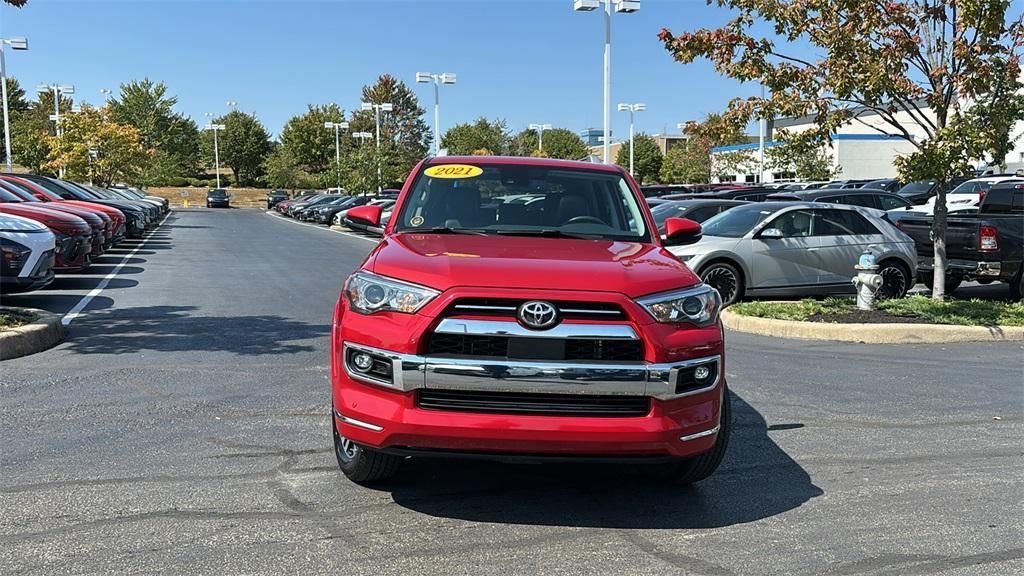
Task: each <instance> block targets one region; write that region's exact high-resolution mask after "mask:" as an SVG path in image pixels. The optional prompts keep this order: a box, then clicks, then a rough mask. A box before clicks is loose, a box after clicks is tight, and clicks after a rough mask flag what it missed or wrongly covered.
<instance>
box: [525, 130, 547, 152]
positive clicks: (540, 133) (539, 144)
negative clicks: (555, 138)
mask: <svg viewBox="0 0 1024 576" xmlns="http://www.w3.org/2000/svg"><path fill="white" fill-rule="evenodd" d="M529 128H530V130H536V131H537V149H538V150H540V151H541V152H543V151H544V131H545V130H551V124H530V126H529Z"/></svg>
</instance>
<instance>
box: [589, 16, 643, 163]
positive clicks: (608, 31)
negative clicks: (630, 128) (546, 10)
mask: <svg viewBox="0 0 1024 576" xmlns="http://www.w3.org/2000/svg"><path fill="white" fill-rule="evenodd" d="M602 4H604V162H605V164H608V163H610V162H611V133H610V130H611V121H612V112H611V109H612V104H611V101H612V8H614V9H615V11H616V12H619V13H623V14H632V13H633V12H636V11H638V10H640V2H639V0H573V4H572V8H573V10H575V11H577V12H591V11H594V10H596V9H598V8H600V7H601V5H602Z"/></svg>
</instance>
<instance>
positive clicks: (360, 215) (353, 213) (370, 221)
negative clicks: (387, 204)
mask: <svg viewBox="0 0 1024 576" xmlns="http://www.w3.org/2000/svg"><path fill="white" fill-rule="evenodd" d="M382 212H384V210H383V209H381V207H380V206H370V205H366V206H358V207H356V208H353V209H351V210H349V211H348V213H347V214H345V217H346V218H349V219H351V220H359V221H360V222H362V223H364V224H366V225H367V226H371V227H374V228H376V227H378V226H380V215H381V213H382Z"/></svg>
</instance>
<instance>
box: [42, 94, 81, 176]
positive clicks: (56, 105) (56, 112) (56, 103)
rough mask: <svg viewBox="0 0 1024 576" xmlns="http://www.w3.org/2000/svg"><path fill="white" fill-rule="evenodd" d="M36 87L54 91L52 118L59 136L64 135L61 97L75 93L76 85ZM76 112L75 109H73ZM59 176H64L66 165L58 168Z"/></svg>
mask: <svg viewBox="0 0 1024 576" xmlns="http://www.w3.org/2000/svg"><path fill="white" fill-rule="evenodd" d="M36 89H37V90H39V91H40V92H53V114H52V115H51V116H50V120H53V122H54V126H55V130H54V132H55V133H56V134H57V138H58V139H59V138H61V137H62V136H64V129H63V128H61V127H60V97H61V95H62V94H74V93H75V87H74V86H72V85H70V84H63V85H62V84H39V85H38V86H36ZM72 112H75V110H72ZM57 176H59V177H61V178H63V177H64V167H63V166H61V167H60V169H59V170H57Z"/></svg>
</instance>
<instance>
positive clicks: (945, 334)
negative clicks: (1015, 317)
mask: <svg viewBox="0 0 1024 576" xmlns="http://www.w3.org/2000/svg"><path fill="white" fill-rule="evenodd" d="M721 318H722V324H723V325H724V326H725V327H726V328H730V329H732V330H736V331H737V332H747V333H749V334H758V335H761V336H774V337H776V338H801V339H805V340H836V341H840V342H859V343H862V344H942V343H950V342H1024V326H951V325H946V324H829V323H826V322H799V321H795V320H773V319H770V318H758V317H756V316H742V315H740V314H736V313H734V312H730V311H729V310H723V311H722V314H721Z"/></svg>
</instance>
